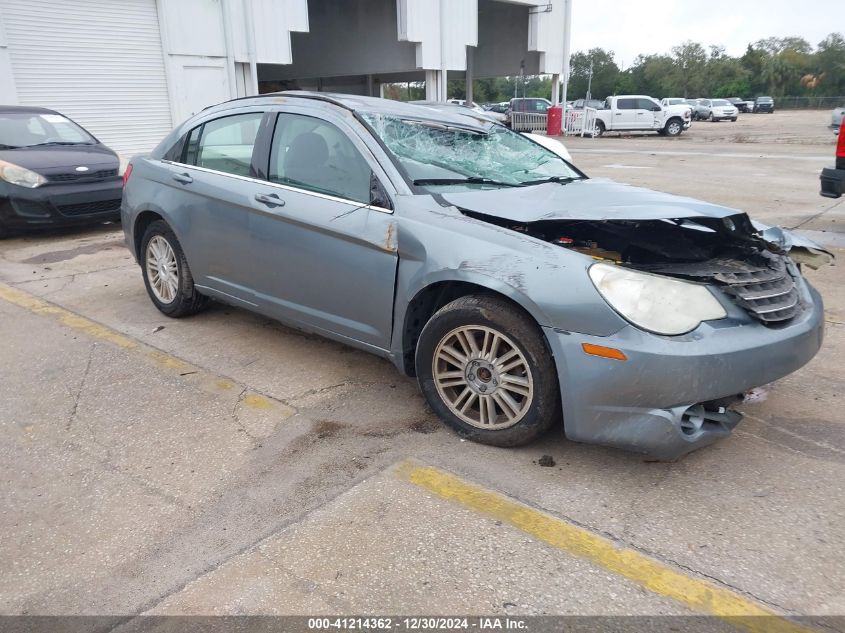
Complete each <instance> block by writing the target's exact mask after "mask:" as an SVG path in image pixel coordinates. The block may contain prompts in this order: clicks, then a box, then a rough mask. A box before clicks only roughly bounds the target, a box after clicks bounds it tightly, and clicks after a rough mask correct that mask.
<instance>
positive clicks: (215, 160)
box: [185, 112, 264, 176]
mask: <svg viewBox="0 0 845 633" xmlns="http://www.w3.org/2000/svg"><path fill="white" fill-rule="evenodd" d="M263 117H264V113H263V112H250V113H248V114H238V115H235V116H227V117H223V118H221V119H215V120H213V121H209V122H208V123H205V124H204V125H202V126H200V127H198V128H195V129H193V130H191V133H190V134H189V135H188V140H187V146H188V147H187V154H186V158H185V162H186V163H188V164H189V165H196V166H197V167H205V168H206V169H213V170H214V171H221V172H224V173H227V174H234V175H236V176H249V175H250V166H251V164H252V150H253V147H254V146H255V137H256V136H257V135H258V128H259V126H260V124H261V119H262V118H263Z"/></svg>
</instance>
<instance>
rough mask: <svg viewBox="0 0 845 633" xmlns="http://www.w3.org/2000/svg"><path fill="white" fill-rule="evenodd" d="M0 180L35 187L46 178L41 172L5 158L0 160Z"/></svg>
mask: <svg viewBox="0 0 845 633" xmlns="http://www.w3.org/2000/svg"><path fill="white" fill-rule="evenodd" d="M0 180H5V181H6V182H8V183H10V184H13V185H17V186H18V187H26V188H27V189H35V188H36V187H40V186H41V185H43V184H45V183H46V182H47V179H46V178H45V177H44V176H42V175H41V174H37V173H35V172H34V171H32V170H30V169H27V168H26V167H21V166H20V165H15V164H14V163H9V162H7V161H5V160H0Z"/></svg>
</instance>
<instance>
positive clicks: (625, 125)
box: [595, 95, 692, 136]
mask: <svg viewBox="0 0 845 633" xmlns="http://www.w3.org/2000/svg"><path fill="white" fill-rule="evenodd" d="M691 121H692V119H691V117H690V111H689V106H688V105H686V104H683V105H666V106H664V105H661V104H660V103H659V102H658V101H657V100H656V99H653V98H651V97H648V96H645V95H620V96H617V97H608V98H607V100H606V101H605V103H604V109H602V110H598V111H597V112H596V132H595V133H596V136H601V135H602V134H604V133H605V132H647V131H649V130H650V131H654V132H657V133H658V134H662V135H664V136H678V135H679V134H681V133H682V132H683V131H684V130H686V129H689V126H690V124H691Z"/></svg>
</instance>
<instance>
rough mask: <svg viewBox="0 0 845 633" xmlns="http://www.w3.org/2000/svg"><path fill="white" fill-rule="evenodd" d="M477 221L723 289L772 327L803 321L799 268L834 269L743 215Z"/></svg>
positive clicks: (487, 218)
mask: <svg viewBox="0 0 845 633" xmlns="http://www.w3.org/2000/svg"><path fill="white" fill-rule="evenodd" d="M464 213H465V214H466V215H469V216H472V217H476V218H477V219H480V220H483V221H485V222H490V223H492V224H496V225H498V226H502V227H505V228H508V229H511V230H513V231H518V232H520V233H525V234H528V235H530V236H532V237H534V238H537V239H540V240H543V241H546V242H550V243H552V244H557V245H559V246H560V247H562V248H566V249H569V250H573V251H576V252H578V253H581V254H583V255H588V256H590V257H592V258H594V259H596V260H598V261H605V262H606V263H611V262H613V263H616V264H620V265H624V266H627V267H629V268H633V269H636V270H641V271H643V272H649V273H654V274H660V275H667V276H671V277H677V278H681V279H686V280H690V281H698V282H704V283H712V284H715V285H718V286H720V287H721V288H722V290H723V291H724V292H725V293H726V294H727V295H729V296H730V297H731V298H732V299H733V300H734V302H735V303H736V304H737V305H739V306H740V307H742V308H743V309H745V310H746V311H747V312H748V313H749V314H750V315H751V316H752V317H754V318H755V319H757V320H759V321H761V322H762V323H764V324H766V325H770V326H776V325H779V324H785V323H787V322H789V321H790V320H792V319H793V318H795V317H796V316H798V315H799V314H800V313H801V312H802V310H803V308H804V304H803V301H802V298H801V295H800V293H799V291H798V288H797V287H796V283H795V282H796V277H797V276H798V275H799V274H800V273H799V272H798V266H797V265H796V264H801V263H805V264H807V265H809V266H811V267H813V268H817V267H818V266H820V265H823V264H825V263H828V262H829V260H830V256H829V255H828V254H827V253H824V252H823V251H815V250H812V249H807V248H804V247H793V248H792V249H790V248H789V246H788V245H787V244H785V243H782V244H777V243H774V242H772V241H767V240H766V239H764V238H763V236H762V234H761V233H759V232H758V231H757V230H756V229H755V227H754V225H753V224H752V223H751V220H750V219H749V218H748V216H747V215H746V214H744V213H741V214H737V215H733V216H730V217H724V218H709V217H700V218H694V219H690V218H686V219H680V220H668V219H666V220H549V221H539V222H533V223H527V224H516V223H513V222H512V221H510V220H506V219H502V218H495V217H491V216H485V215H482V214H477V213H473V212H469V211H464Z"/></svg>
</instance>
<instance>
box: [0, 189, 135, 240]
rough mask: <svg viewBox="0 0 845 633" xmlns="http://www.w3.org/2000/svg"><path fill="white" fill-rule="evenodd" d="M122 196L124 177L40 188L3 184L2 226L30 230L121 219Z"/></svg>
mask: <svg viewBox="0 0 845 633" xmlns="http://www.w3.org/2000/svg"><path fill="white" fill-rule="evenodd" d="M122 194H123V181H122V179H120V178H112V179H109V180H106V181H102V182H93V183H73V184H66V185H45V186H42V187H38V188H36V189H27V188H25V187H17V186H14V185H7V184H5V183H3V186H2V187H0V224H2V225H3V226H4V227H5V228H8V229H26V228H35V227H46V226H69V225H77V224H90V223H92V222H99V221H105V220H118V219H119V218H120V199H121V196H122Z"/></svg>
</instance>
